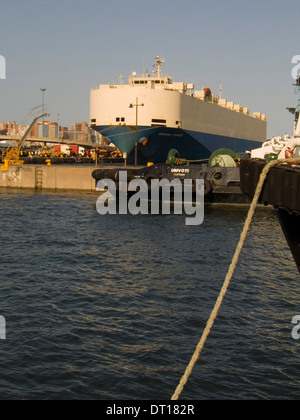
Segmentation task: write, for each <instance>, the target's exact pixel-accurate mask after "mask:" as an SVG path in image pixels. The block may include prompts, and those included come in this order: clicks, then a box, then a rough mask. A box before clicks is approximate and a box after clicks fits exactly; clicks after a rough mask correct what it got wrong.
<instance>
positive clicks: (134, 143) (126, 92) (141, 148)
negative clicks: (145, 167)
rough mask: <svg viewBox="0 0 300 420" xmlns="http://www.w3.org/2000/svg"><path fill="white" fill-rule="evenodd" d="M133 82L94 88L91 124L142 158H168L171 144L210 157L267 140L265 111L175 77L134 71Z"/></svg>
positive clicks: (187, 152)
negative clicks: (254, 111) (252, 112)
mask: <svg viewBox="0 0 300 420" xmlns="http://www.w3.org/2000/svg"><path fill="white" fill-rule="evenodd" d="M129 82H130V83H129V85H100V87H99V88H98V89H93V90H92V91H91V97H90V118H91V126H92V127H93V128H94V129H96V130H97V131H99V132H100V133H101V134H103V136H104V137H106V138H107V140H108V141H110V142H112V143H114V144H115V145H116V146H117V147H118V148H119V150H120V151H121V152H122V153H123V154H127V155H128V157H129V158H130V157H131V158H132V159H133V155H134V151H135V148H136V147H137V150H138V159H139V163H145V162H146V161H148V160H151V161H152V162H155V163H157V162H160V161H164V160H165V159H166V157H167V155H168V151H169V150H170V148H177V149H178V151H179V153H180V154H181V155H182V156H184V157H186V158H188V159H193V160H197V159H204V158H207V157H209V155H210V153H211V152H212V151H214V150H216V149H218V148H221V147H222V148H223V147H224V148H231V149H233V150H234V151H236V152H244V151H246V150H249V149H253V148H255V147H259V145H260V144H261V143H262V142H264V141H265V140H266V130H267V122H266V117H265V116H264V115H262V114H259V113H257V114H255V116H250V115H249V109H248V108H244V107H241V106H240V105H234V104H233V103H230V102H227V101H226V100H220V98H218V97H215V96H214V95H210V96H209V97H205V94H206V92H205V91H204V90H202V91H198V92H197V91H195V92H194V90H193V86H190V85H187V84H185V83H173V81H172V79H170V78H169V77H161V76H160V75H157V76H155V77H150V76H149V75H148V77H147V76H144V77H136V76H132V78H131V79H129Z"/></svg>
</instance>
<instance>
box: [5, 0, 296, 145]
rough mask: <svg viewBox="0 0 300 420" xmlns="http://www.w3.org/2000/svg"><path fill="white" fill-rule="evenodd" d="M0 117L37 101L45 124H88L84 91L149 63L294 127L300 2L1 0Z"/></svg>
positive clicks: (271, 122) (20, 112)
mask: <svg viewBox="0 0 300 420" xmlns="http://www.w3.org/2000/svg"><path fill="white" fill-rule="evenodd" d="M0 14H1V26H0V55H2V56H4V57H5V60H6V79H5V80H0V122H6V121H7V120H11V121H16V122H17V123H21V122H22V121H23V120H24V117H25V115H26V114H27V112H28V111H29V110H30V109H31V108H33V107H35V106H37V105H40V104H41V103H42V96H41V95H42V94H41V91H40V89H41V88H46V89H47V90H46V92H45V102H46V104H47V107H48V109H49V111H50V113H51V120H52V121H58V122H59V124H60V125H65V126H69V127H70V126H71V125H72V123H73V122H81V121H89V97H90V89H91V88H93V87H96V86H98V85H99V84H100V83H101V84H106V83H110V82H118V81H119V79H120V75H121V74H122V73H123V74H124V77H125V79H127V78H128V77H129V75H130V73H132V72H133V71H136V72H137V73H143V72H145V70H146V68H148V69H152V66H153V64H154V61H155V57H156V56H160V57H162V58H164V59H165V60H166V62H165V65H164V67H163V72H164V73H167V74H170V75H171V76H172V77H173V79H174V81H177V82H179V81H186V82H193V83H195V85H196V88H197V89H201V88H202V86H203V85H206V86H209V87H210V88H211V90H212V91H213V93H215V94H218V93H219V86H220V81H222V86H223V94H222V95H223V97H224V98H227V99H228V100H230V101H234V102H235V103H238V104H241V105H244V106H248V107H250V110H251V112H255V111H259V112H262V113H265V114H267V117H268V136H269V137H271V136H279V135H283V134H284V133H286V132H287V133H289V134H292V133H293V116H292V115H291V114H290V113H288V111H287V110H286V107H288V106H295V105H296V104H297V100H298V97H297V95H295V88H294V87H293V86H292V84H293V83H295V81H294V80H293V78H292V70H293V68H294V67H295V64H292V59H293V57H295V56H296V55H300V42H299V41H300V24H299V18H300V2H299V0H260V1H259V0H147V1H146V0H0Z"/></svg>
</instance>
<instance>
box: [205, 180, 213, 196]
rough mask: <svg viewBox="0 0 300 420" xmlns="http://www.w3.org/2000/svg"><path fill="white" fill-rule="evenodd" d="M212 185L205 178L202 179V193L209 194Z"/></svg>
mask: <svg viewBox="0 0 300 420" xmlns="http://www.w3.org/2000/svg"><path fill="white" fill-rule="evenodd" d="M212 189H213V187H212V185H211V182H210V181H208V180H207V179H205V180H204V195H205V196H206V195H209V194H210V193H211V192H212Z"/></svg>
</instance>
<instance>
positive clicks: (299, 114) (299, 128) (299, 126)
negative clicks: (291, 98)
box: [294, 75, 300, 137]
mask: <svg viewBox="0 0 300 420" xmlns="http://www.w3.org/2000/svg"><path fill="white" fill-rule="evenodd" d="M295 86H296V88H298V95H299V97H298V105H297V108H296V111H295V132H294V136H295V137H300V75H298V77H297V79H296V84H295Z"/></svg>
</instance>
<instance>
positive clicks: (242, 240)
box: [171, 159, 300, 400]
mask: <svg viewBox="0 0 300 420" xmlns="http://www.w3.org/2000/svg"><path fill="white" fill-rule="evenodd" d="M280 163H295V164H299V163H300V159H280V160H273V161H271V162H269V163H268V164H267V165H266V166H265V167H264V169H263V171H262V173H261V176H260V179H259V182H258V184H257V187H256V191H255V195H254V197H253V200H252V203H251V206H250V209H249V212H248V216H247V219H246V221H245V224H244V228H243V231H242V233H241V237H240V241H239V243H238V245H237V248H236V251H235V254H234V256H233V259H232V263H231V265H230V267H229V270H228V273H227V276H226V278H225V281H224V284H223V287H222V289H221V291H220V295H219V297H218V299H217V301H216V304H215V307H214V309H213V311H212V313H211V315H210V318H209V320H208V322H207V324H206V328H205V330H204V332H203V334H202V337H201V340H200V342H199V344H198V346H197V347H196V350H195V353H194V354H193V357H192V359H191V361H190V363H189V365H188V367H187V368H186V371H185V373H184V375H183V377H182V378H181V381H180V383H179V385H178V387H177V388H176V390H175V393H174V395H173V396H172V398H171V400H178V398H179V396H180V394H181V393H182V391H183V388H184V386H185V385H186V383H187V381H188V379H189V377H190V375H191V373H192V371H193V368H194V366H195V364H196V362H197V360H198V359H199V356H200V353H201V351H202V350H203V347H204V345H205V342H206V340H207V337H208V336H209V333H210V331H211V329H212V327H213V325H214V322H215V319H216V318H217V316H218V313H219V310H220V308H221V305H222V302H223V299H224V296H225V294H226V292H227V290H228V287H229V284H230V281H231V279H232V276H233V274H234V271H235V268H236V266H237V263H238V260H239V257H240V254H241V251H242V249H243V246H244V243H245V240H246V237H247V233H248V231H249V229H250V225H251V222H252V219H253V216H254V213H255V209H256V207H257V203H258V200H259V197H260V195H261V192H262V189H263V186H264V183H265V180H266V178H267V176H268V173H269V171H270V169H271V168H272V167H273V166H275V165H278V164H280Z"/></svg>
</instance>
